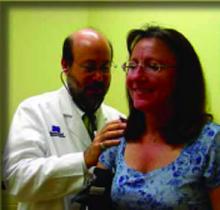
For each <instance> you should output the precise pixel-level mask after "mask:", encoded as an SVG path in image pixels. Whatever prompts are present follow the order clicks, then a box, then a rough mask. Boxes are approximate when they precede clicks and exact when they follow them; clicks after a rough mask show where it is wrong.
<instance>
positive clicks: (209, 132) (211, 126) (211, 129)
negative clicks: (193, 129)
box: [200, 122, 220, 141]
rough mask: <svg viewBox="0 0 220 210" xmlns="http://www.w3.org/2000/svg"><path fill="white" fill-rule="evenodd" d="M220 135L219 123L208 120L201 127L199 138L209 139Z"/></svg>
mask: <svg viewBox="0 0 220 210" xmlns="http://www.w3.org/2000/svg"><path fill="white" fill-rule="evenodd" d="M219 135H220V124H217V123H215V122H208V123H206V124H205V126H204V127H203V129H202V132H201V135H200V137H201V139H203V140H206V141H209V140H215V139H216V138H217V137H218V136H219Z"/></svg>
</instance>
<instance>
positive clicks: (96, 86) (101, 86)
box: [86, 82, 106, 89]
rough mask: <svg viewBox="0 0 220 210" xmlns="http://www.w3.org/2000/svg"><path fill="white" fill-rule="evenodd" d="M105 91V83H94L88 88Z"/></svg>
mask: <svg viewBox="0 0 220 210" xmlns="http://www.w3.org/2000/svg"><path fill="white" fill-rule="evenodd" d="M90 88H91V89H104V88H106V86H105V83H103V82H94V83H91V84H89V85H87V86H86V89H90Z"/></svg>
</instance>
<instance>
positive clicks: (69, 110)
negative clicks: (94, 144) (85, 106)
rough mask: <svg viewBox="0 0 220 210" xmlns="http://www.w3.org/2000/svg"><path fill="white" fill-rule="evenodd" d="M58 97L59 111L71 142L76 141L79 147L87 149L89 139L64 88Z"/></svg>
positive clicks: (74, 105)
mask: <svg viewBox="0 0 220 210" xmlns="http://www.w3.org/2000/svg"><path fill="white" fill-rule="evenodd" d="M60 96H61V100H60V104H61V109H62V110H63V116H64V120H65V123H66V126H67V128H68V129H69V133H70V135H71V137H72V140H73V141H78V142H79V144H80V146H83V147H85V148H87V147H88V146H89V145H90V144H91V139H90V137H89V135H88V132H87V130H86V128H85V126H84V124H83V121H82V119H81V115H80V113H79V111H78V110H77V109H78V108H77V107H76V104H75V103H74V102H73V100H72V98H71V96H70V95H69V93H68V92H67V90H66V89H65V88H63V89H62V90H61V94H60Z"/></svg>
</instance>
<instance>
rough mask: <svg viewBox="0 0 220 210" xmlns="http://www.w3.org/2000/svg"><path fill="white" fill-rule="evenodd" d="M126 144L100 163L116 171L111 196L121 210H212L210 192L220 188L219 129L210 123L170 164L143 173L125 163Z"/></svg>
mask: <svg viewBox="0 0 220 210" xmlns="http://www.w3.org/2000/svg"><path fill="white" fill-rule="evenodd" d="M125 146H126V141H125V139H124V138H122V139H121V143H120V145H119V146H116V147H112V148H110V149H108V150H106V151H104V152H103V153H102V155H101V156H100V158H99V161H100V162H101V163H102V164H103V165H105V166H106V167H107V168H109V169H111V170H113V171H115V172H116V174H115V176H114V179H113V183H112V191H111V196H112V200H113V202H114V204H115V206H116V209H122V210H137V209H138V210H210V209H212V208H211V204H210V201H209V196H208V189H209V188H215V187H217V186H220V126H219V125H216V124H214V123H208V124H207V125H206V126H205V127H204V129H203V130H202V133H201V135H200V136H199V138H198V139H197V140H196V141H195V142H194V143H193V144H189V145H186V146H185V147H184V148H183V150H182V151H181V153H180V155H179V157H178V158H177V159H176V160H175V161H173V162H172V163H170V164H169V165H167V166H165V167H162V168H160V169H156V170H153V171H150V172H148V173H142V172H140V171H137V170H134V169H132V168H129V166H127V165H126V163H125V160H124V151H125Z"/></svg>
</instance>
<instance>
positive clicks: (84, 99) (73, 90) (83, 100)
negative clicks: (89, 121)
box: [67, 77, 108, 113]
mask: <svg viewBox="0 0 220 210" xmlns="http://www.w3.org/2000/svg"><path fill="white" fill-rule="evenodd" d="M67 85H68V88H69V91H70V94H71V97H72V99H73V101H74V102H75V103H76V105H77V106H78V107H79V108H80V109H81V110H82V111H84V112H86V113H94V112H95V111H96V110H97V109H98V108H99V107H100V105H101V103H102V102H103V100H104V97H105V94H106V92H107V90H108V88H107V89H106V87H105V85H104V83H103V82H94V83H91V84H88V85H86V86H85V87H84V88H79V87H78V85H77V82H76V81H75V78H73V77H71V78H67ZM90 88H92V89H93V88H96V89H100V90H102V91H103V92H102V93H101V94H92V95H91V96H88V95H86V92H87V91H88V90H89V89H90ZM105 89H106V90H105ZM104 90H105V91H104Z"/></svg>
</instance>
